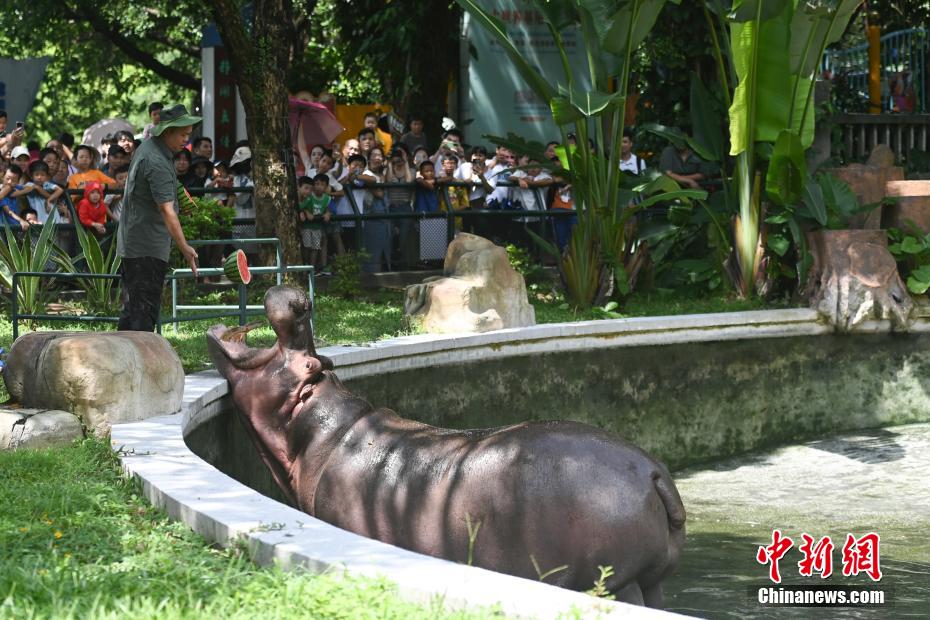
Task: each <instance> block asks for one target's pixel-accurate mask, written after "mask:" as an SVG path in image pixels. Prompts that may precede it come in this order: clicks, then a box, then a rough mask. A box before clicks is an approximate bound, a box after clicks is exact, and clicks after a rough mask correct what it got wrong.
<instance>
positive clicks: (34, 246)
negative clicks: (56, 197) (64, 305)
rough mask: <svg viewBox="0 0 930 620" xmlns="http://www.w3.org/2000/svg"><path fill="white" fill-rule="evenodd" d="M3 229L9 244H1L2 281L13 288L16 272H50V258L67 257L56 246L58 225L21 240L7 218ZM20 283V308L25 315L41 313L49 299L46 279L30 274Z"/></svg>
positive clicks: (25, 233) (28, 235)
mask: <svg viewBox="0 0 930 620" xmlns="http://www.w3.org/2000/svg"><path fill="white" fill-rule="evenodd" d="M3 230H4V236H5V238H6V244H5V245H4V244H0V282H2V283H3V285H4V286H5V287H6V288H8V289H10V290H12V288H13V274H14V273H15V272H17V271H19V272H26V271H49V269H48V268H47V267H48V265H49V263H50V261H54V260H56V259H57V258H58V257H59V256H64V253H63V252H62V251H61V250H60V249H58V247H56V246H55V239H54V236H53V234H54V230H55V227H54V226H42V232H40V233H39V236H38V238H36V239H33V236H32V234H31V233H30V232H28V231H26V232H24V233H23V234H22V240H21V241H20V240H17V238H16V234H14V232H13V231H12V230H11V229H10V225H9V223H8V222H7V221H6V218H5V217H4V218H3ZM16 283H17V289H18V290H17V301H18V303H19V311H20V312H21V313H23V314H41V313H42V311H43V310H44V309H45V302H46V300H47V299H48V289H47V287H44V286H42V279H41V278H40V277H38V276H30V277H26V278H18V279H17V282H16Z"/></svg>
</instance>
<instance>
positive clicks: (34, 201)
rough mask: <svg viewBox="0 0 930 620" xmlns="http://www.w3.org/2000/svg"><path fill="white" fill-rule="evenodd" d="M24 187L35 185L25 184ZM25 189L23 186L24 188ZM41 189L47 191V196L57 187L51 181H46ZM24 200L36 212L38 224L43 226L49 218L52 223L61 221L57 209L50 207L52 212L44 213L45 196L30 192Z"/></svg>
mask: <svg viewBox="0 0 930 620" xmlns="http://www.w3.org/2000/svg"><path fill="white" fill-rule="evenodd" d="M26 185H35V183H33V182H31V181H30V182H29V183H26ZM24 187H25V186H24ZM42 189H44V190H45V191H47V192H48V193H49V194H51V193H52V192H54V191H55V190H57V189H58V186H57V185H55V184H54V183H52V182H51V181H46V182H45V183H43V184H42ZM26 200H28V201H29V207H30V208H31V209H33V210H34V211H35V212H36V218H37V219H38V220H39V223H40V224H44V223H45V222H46V221H47V220H48V219H49V218H51V220H52V223H53V224H54V223H57V222H60V221H61V216H60V215H59V213H58V208H57V207H56V206H54V205H53V206H52V212H51V213H46V211H45V205H46V201H45V196H43V195H42V194H40V193H38V192H30V193H29V194H28V195H27V196H26Z"/></svg>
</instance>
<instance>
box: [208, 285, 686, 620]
mask: <svg viewBox="0 0 930 620" xmlns="http://www.w3.org/2000/svg"><path fill="white" fill-rule="evenodd" d="M265 310H266V312H267V315H268V320H269V322H270V324H271V326H272V328H273V329H274V331H275V334H276V335H277V337H278V341H277V343H276V344H275V346H273V347H271V348H268V349H257V348H251V347H249V346H248V345H246V344H245V342H244V334H243V333H242V329H241V328H237V329H234V330H229V329H227V328H226V327H224V326H214V327H212V328H211V329H210V330H209V332H208V333H207V341H208V346H209V350H210V355H211V357H212V358H213V361H214V363H215V364H216V368H217V369H218V370H219V372H220V373H221V374H222V375H223V376H224V377H226V379H228V381H229V384H230V389H231V393H232V397H233V401H234V403H235V405H236V408H237V410H238V412H239V415H240V418H241V420H242V421H243V423H244V425H245V427H246V430H247V431H248V433H249V435H250V436H251V437H252V440H253V441H254V443H255V445H256V447H257V449H258V451H259V453H260V454H261V457H262V459H263V460H264V461H265V463H266V464H267V465H268V467H269V468H270V470H271V473H272V475H273V476H274V478H275V480H276V481H277V483H278V484H279V485H280V487H281V488H282V490H283V491H284V493H285V494H286V495H287V497H289V498H290V500H291V501H292V502H293V504H294V505H295V506H297V507H298V508H300V509H301V510H303V511H305V512H307V513H309V514H311V515H313V516H315V517H317V518H319V519H322V520H324V521H326V522H328V523H331V524H333V525H335V526H338V527H340V528H343V529H346V530H349V531H351V532H355V533H357V534H361V535H363V536H368V537H370V538H375V539H377V540H380V541H383V542H386V543H390V544H393V545H397V546H398V547H403V548H405V549H410V550H412V551H417V552H420V553H424V554H427V555H432V556H436V557H440V558H445V559H447V560H452V561H455V562H466V561H467V558H468V555H469V550H470V549H471V552H472V554H473V564H474V565H476V566H480V567H483V568H488V569H491V570H495V571H499V572H502V573H508V574H511V575H517V576H520V577H526V578H529V579H538V578H539V574H540V573H545V572H547V571H550V570H552V569H555V568H557V567H562V566H564V567H565V568H563V569H561V570H558V571H555V572H553V574H551V575H549V576H547V577H546V579H545V582H546V583H550V584H554V585H558V586H562V587H565V588H570V589H572V590H587V589H590V588H591V587H592V585H593V584H594V582H595V580H597V578H598V577H599V575H600V572H599V569H598V566H611V567H613V569H614V575H613V576H612V577H610V578H609V579H608V580H607V582H606V586H607V588H608V589H609V590H610V591H611V592H612V593H614V594H615V595H616V596H617V598H618V599H619V600H623V601H627V602H632V603H638V604H646V605H649V606H653V607H658V606H661V605H662V587H661V582H662V579H663V578H664V577H665V576H666V575H668V574H669V573H670V572H671V570H672V569H673V568H674V567H675V566H676V564H677V563H678V559H679V555H680V553H681V549H682V546H683V544H684V537H685V533H684V521H685V510H684V507H683V505H682V503H681V498H680V497H679V495H678V490H677V489H676V488H675V484H674V482H673V481H672V479H671V477H670V476H669V474H668V471H667V470H666V468H665V467H664V466H663V465H662V464H661V463H659V462H658V461H656V460H655V459H653V458H652V457H650V456H649V455H648V454H646V453H645V452H643V451H642V450H640V449H639V448H637V447H636V446H634V445H632V444H629V443H627V442H625V441H623V440H622V439H619V438H617V437H614V436H612V435H610V434H608V433H606V432H603V431H601V430H599V429H596V428H594V427H591V426H587V425H584V424H579V423H575V422H539V423H524V424H517V425H514V426H507V427H501V428H491V429H480V430H466V431H458V430H450V429H444V428H436V427H433V426H429V425H426V424H421V423H419V422H415V421H413V420H406V419H404V418H402V417H400V416H399V415H397V414H396V413H395V412H393V411H391V410H389V409H383V408H382V409H376V408H373V407H372V406H371V405H370V404H369V403H368V402H367V401H365V400H364V399H362V398H359V397H358V396H355V395H354V394H352V393H351V392H349V391H348V390H347V389H346V388H345V387H344V386H343V385H342V383H341V382H340V381H339V379H338V378H337V377H336V375H335V373H334V372H333V370H332V367H333V366H332V362H331V361H330V360H329V359H328V358H326V357H323V356H319V355H317V353H316V349H315V347H314V343H313V332H312V328H311V325H310V303H309V301H308V300H307V297H306V295H305V294H304V293H303V292H302V291H300V290H298V289H295V288H290V287H286V286H276V287H273V288H271V289H269V291H268V293H267V294H266V296H265ZM476 530H477V531H476ZM470 531H471V533H472V537H470V536H469V532H470Z"/></svg>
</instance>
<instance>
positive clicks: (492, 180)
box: [484, 164, 510, 204]
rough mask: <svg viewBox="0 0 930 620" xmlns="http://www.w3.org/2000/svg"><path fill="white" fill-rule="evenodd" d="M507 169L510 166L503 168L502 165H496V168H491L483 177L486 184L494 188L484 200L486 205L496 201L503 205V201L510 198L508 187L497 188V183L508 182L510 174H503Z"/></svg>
mask: <svg viewBox="0 0 930 620" xmlns="http://www.w3.org/2000/svg"><path fill="white" fill-rule="evenodd" d="M509 168H510V166H505V165H504V164H497V165H496V166H494V167H493V168H491V169H490V170H489V171H488V173H487V174H486V175H485V177H484V178H486V179H487V180H488V183H489V184H490V185H491V187H493V188H494V190H493V191H492V192H491V193H490V194H488V196H487V199H486V200H485V203H486V204H487V203H490V202H491V201H492V200H497V201H498V202H500V203H501V204H503V203H504V201H506V200H507V198H508V197H509V196H510V187H509V186H503V187H498V185H497V184H498V183H502V182H507V181H509V180H510V174H508V173H507V172H505V170H508V169H509Z"/></svg>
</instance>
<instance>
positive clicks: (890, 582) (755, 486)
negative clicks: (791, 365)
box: [665, 424, 930, 618]
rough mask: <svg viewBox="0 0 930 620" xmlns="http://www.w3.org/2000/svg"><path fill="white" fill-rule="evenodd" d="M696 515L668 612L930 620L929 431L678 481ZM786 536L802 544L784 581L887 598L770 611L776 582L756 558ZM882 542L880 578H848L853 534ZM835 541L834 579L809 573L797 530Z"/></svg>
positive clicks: (789, 450)
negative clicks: (766, 589) (802, 567)
mask: <svg viewBox="0 0 930 620" xmlns="http://www.w3.org/2000/svg"><path fill="white" fill-rule="evenodd" d="M675 480H676V483H677V485H678V489H679V491H680V492H681V495H682V498H683V500H684V503H685V507H686V509H687V511H688V521H687V528H688V535H687V543H686V547H685V552H684V555H683V558H682V561H681V564H680V565H679V567H678V569H677V571H676V573H675V574H674V575H672V576H671V577H670V578H669V579H668V580H667V581H666V582H665V592H666V608H667V609H668V610H669V611H676V612H679V613H683V614H686V615H693V616H701V617H706V618H930V537H928V536H927V532H928V531H930V424H912V425H907V426H897V427H891V428H886V429H879V430H875V431H865V432H859V433H855V434H846V435H840V436H837V437H833V438H829V439H822V440H818V441H814V442H810V443H806V444H803V445H798V446H791V447H786V448H781V449H778V450H775V451H773V452H767V453H759V454H753V455H747V456H744V457H740V458H737V459H732V460H728V461H724V462H721V463H718V464H716V465H715V466H712V467H710V468H708V467H704V468H694V469H688V470H684V471H681V472H678V473H677V474H676V475H675ZM776 528H777V529H779V530H781V531H782V533H783V534H784V535H786V536H789V537H791V538H792V539H793V540H794V543H795V546H794V547H793V548H792V549H791V550H790V551H788V553H787V554H786V555H785V557H784V558H783V559H782V560H781V562H780V571H781V575H782V584H783V585H795V584H797V585H802V584H803V585H824V586H833V585H837V586H842V585H848V586H856V587H857V588H858V587H860V586H861V587H862V588H867V589H883V590H885V596H886V604H885V605H883V606H880V607H870V608H862V607H860V608H852V607H844V608H810V607H777V608H776V607H767V606H763V605H762V604H760V603H759V602H758V601H757V598H756V590H757V588H758V587H762V586H768V585H773V586H774V584H772V583H771V582H770V581H769V580H768V567H767V566H763V565H762V564H759V563H757V562H756V559H755V556H756V551H757V549H758V548H759V547H760V546H763V545H768V544H770V543H771V542H772V530H774V529H776ZM867 532H877V533H878V534H879V535H880V536H881V546H880V556H879V562H880V566H881V570H882V574H883V577H882V579H881V581H880V582H878V583H875V582H873V581H872V580H871V579H870V578H869V577H867V576H865V575H863V574H860V575H858V576H855V577H848V578H847V577H843V576H842V547H843V543H844V542H845V540H846V534H847V533H852V534H854V535H856V536H861V535H863V534H865V533H867ZM802 533H808V534H810V535H811V536H813V537H814V538H815V539H819V538H820V537H822V536H826V535H829V536H830V537H831V538H832V540H833V543H834V545H835V548H834V550H833V571H834V572H833V575H832V576H831V577H829V578H828V579H821V578H820V576H819V575H818V574H816V573H815V576H813V577H802V576H800V574H799V572H798V565H797V563H798V561H799V560H800V559H801V558H802V557H803V556H802V555H801V553H800V552H799V551H798V546H799V545H800V543H801V534H802Z"/></svg>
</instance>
